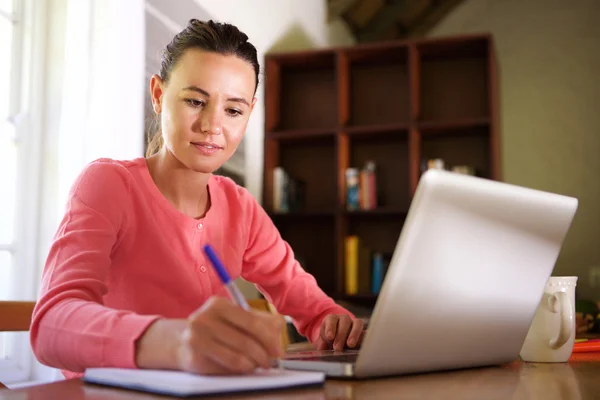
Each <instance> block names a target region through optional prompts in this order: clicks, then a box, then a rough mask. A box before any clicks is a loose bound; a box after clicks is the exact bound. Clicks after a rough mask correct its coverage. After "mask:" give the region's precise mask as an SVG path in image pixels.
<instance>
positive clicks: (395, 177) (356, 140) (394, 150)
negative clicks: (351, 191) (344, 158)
mask: <svg viewBox="0 0 600 400" xmlns="http://www.w3.org/2000/svg"><path fill="white" fill-rule="evenodd" d="M396 133H397V134H391V133H390V134H386V135H383V136H377V135H369V136H363V135H361V136H349V159H348V161H349V163H348V166H349V167H353V168H358V169H361V168H363V167H364V166H365V164H366V163H367V162H368V161H373V162H375V168H376V171H375V176H376V178H375V179H376V186H377V208H385V209H394V210H406V209H407V208H408V205H409V203H410V196H409V193H410V190H409V188H410V186H409V182H408V140H407V135H406V134H405V133H404V132H396ZM370 212H376V211H370Z"/></svg>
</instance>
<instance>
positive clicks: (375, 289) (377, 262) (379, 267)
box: [371, 253, 385, 294]
mask: <svg viewBox="0 0 600 400" xmlns="http://www.w3.org/2000/svg"><path fill="white" fill-rule="evenodd" d="M372 270H373V277H372V278H371V292H372V293H373V294H378V293H379V291H380V290H381V285H382V284H383V278H384V274H385V271H384V264H383V254H381V253H374V254H373V265H372Z"/></svg>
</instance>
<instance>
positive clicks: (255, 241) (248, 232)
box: [31, 158, 349, 378]
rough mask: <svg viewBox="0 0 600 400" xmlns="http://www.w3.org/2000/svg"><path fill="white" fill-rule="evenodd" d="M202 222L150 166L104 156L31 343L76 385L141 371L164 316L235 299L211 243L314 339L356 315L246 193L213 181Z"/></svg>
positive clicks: (63, 234) (82, 194)
mask: <svg viewBox="0 0 600 400" xmlns="http://www.w3.org/2000/svg"><path fill="white" fill-rule="evenodd" d="M208 185H209V191H210V196H211V203H212V205H211V208H210V210H209V211H208V213H207V214H206V216H205V217H204V218H203V219H193V218H191V217H188V216H186V215H184V214H182V213H181V212H179V211H178V210H177V209H176V208H175V207H174V206H173V205H171V204H170V203H169V202H168V201H167V199H166V198H165V197H164V196H163V195H162V193H161V192H160V191H159V190H158V188H157V187H156V186H155V184H154V182H153V180H152V177H151V176H150V173H149V171H148V168H147V166H146V162H145V159H144V158H139V159H135V160H131V161H115V160H110V159H101V160H97V161H95V162H92V163H91V164H89V165H88V166H87V167H86V168H85V169H84V171H83V172H82V173H81V174H80V176H79V177H78V178H77V180H76V181H75V183H74V185H73V187H72V190H71V192H70V195H69V200H68V204H67V208H66V212H65V215H64V218H63V220H62V221H61V223H60V226H59V228H58V231H57V233H56V236H55V238H54V242H53V243H52V247H51V249H50V252H49V255H48V258H47V261H46V265H45V267H44V272H43V277H42V286H41V293H40V298H39V300H38V303H37V305H36V307H35V310H34V313H33V320H32V325H31V344H32V347H33V350H34V353H35V355H36V357H37V358H38V360H40V362H42V363H44V364H46V365H49V366H52V367H55V368H60V369H62V370H63V374H64V375H65V377H67V378H71V377H78V376H81V372H82V371H84V370H85V368H88V367H109V366H110V367H122V368H135V367H136V365H135V341H136V340H137V339H138V338H139V337H140V336H141V335H142V334H143V332H144V331H145V329H146V328H147V327H148V326H149V325H150V324H151V323H152V322H153V321H155V320H156V319H157V318H159V317H160V316H162V317H168V318H186V317H188V315H189V314H190V313H192V312H193V311H194V310H196V309H197V308H198V307H199V306H200V305H202V303H204V302H205V301H206V300H207V299H208V298H209V297H210V296H213V295H219V296H226V292H225V291H224V290H223V288H222V284H221V282H220V280H219V277H218V276H217V275H216V273H215V271H214V270H213V268H212V266H211V265H210V264H209V261H208V260H207V259H206V258H205V256H204V254H203V252H202V250H201V249H202V245H203V244H204V243H210V244H211V245H212V246H213V247H214V248H215V250H216V251H217V252H218V254H219V255H220V256H221V257H222V259H223V261H224V263H225V265H226V266H227V268H228V269H229V272H230V274H231V276H232V278H237V277H239V276H241V277H243V278H244V279H246V280H248V281H251V282H254V283H256V285H257V286H258V288H259V289H260V291H261V292H262V293H264V295H265V297H266V298H267V299H268V300H269V301H271V302H272V303H273V305H274V306H275V307H276V308H277V310H278V311H279V312H280V313H281V314H284V315H289V316H291V317H292V319H293V321H294V324H295V326H296V328H297V329H298V331H299V332H300V334H302V335H304V336H306V337H307V338H308V339H309V340H310V341H312V342H314V341H315V340H316V339H317V338H318V335H319V328H320V323H321V321H322V319H323V318H324V317H325V316H326V315H327V314H331V313H336V314H340V313H346V314H349V313H348V311H346V310H345V309H343V308H342V307H340V306H338V305H337V304H335V303H334V301H333V300H332V299H331V298H329V297H328V296H326V295H325V294H324V293H323V292H322V291H321V290H320V289H319V287H318V286H317V283H316V281H315V279H314V278H313V276H312V275H309V274H308V273H306V272H305V271H304V270H303V269H302V267H301V266H300V265H299V264H298V263H297V261H295V259H294V254H293V252H292V249H291V248H290V247H289V246H288V244H287V243H286V242H285V241H283V240H282V238H281V237H280V235H279V232H278V230H277V229H276V228H275V226H274V225H273V223H272V222H271V219H270V218H269V216H268V215H267V214H266V213H265V211H264V210H263V209H262V207H261V206H260V205H259V204H258V203H257V202H256V200H255V199H254V198H253V197H252V196H251V195H250V194H249V192H247V191H246V190H245V189H244V188H242V187H240V186H237V185H236V184H235V183H234V182H233V181H232V180H230V179H228V178H224V177H220V176H214V175H213V176H211V178H210V180H209V184H208Z"/></svg>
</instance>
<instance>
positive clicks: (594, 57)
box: [430, 0, 600, 299]
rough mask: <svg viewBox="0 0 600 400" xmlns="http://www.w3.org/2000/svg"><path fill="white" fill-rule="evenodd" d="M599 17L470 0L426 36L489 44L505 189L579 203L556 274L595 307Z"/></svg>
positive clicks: (531, 2) (599, 246)
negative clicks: (493, 49)
mask: <svg viewBox="0 0 600 400" xmlns="http://www.w3.org/2000/svg"><path fill="white" fill-rule="evenodd" d="M599 15H600V1H597V0H578V1H571V2H568V1H565V0H527V1H523V0H503V1H495V0H467V1H465V2H464V3H463V4H461V5H460V6H458V7H457V8H456V9H455V10H453V11H452V12H451V13H450V14H449V15H448V16H447V17H446V18H445V19H444V20H443V21H442V22H441V23H439V24H438V25H437V26H436V27H435V28H434V29H433V30H432V32H431V33H430V36H445V35H455V34H464V33H477V32H491V33H492V34H493V35H494V38H495V41H496V46H497V54H498V57H499V64H500V65H499V69H500V92H501V132H502V147H503V154H502V165H503V177H504V180H505V181H507V182H510V183H515V184H519V185H524V186H529V187H533V188H536V189H542V190H547V191H551V192H557V193H562V194H566V195H570V196H575V197H577V198H579V201H580V203H579V210H578V212H577V215H576V218H575V220H574V222H573V225H572V228H571V230H570V232H569V233H568V236H567V239H566V242H565V244H564V248H563V251H562V253H561V255H560V257H559V260H558V262H557V265H556V267H555V271H554V274H556V275H571V274H573V275H579V276H580V280H579V284H578V286H579V288H578V291H579V293H580V294H584V295H588V294H590V295H593V296H595V297H596V298H597V299H600V293H598V290H599V289H594V290H592V288H590V282H589V279H588V278H589V275H590V271H589V268H590V267H591V266H599V267H600V243H599V240H600V239H599V238H600V176H599V174H600V157H599V156H598V153H599V152H600V112H599V111H598V105H599V104H600V79H598V76H599V71H600V25H598V24H597V18H598V16H599ZM598 285H600V282H598ZM594 291H595V293H593V294H591V293H592V292H594Z"/></svg>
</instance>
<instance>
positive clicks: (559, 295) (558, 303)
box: [548, 292, 575, 350]
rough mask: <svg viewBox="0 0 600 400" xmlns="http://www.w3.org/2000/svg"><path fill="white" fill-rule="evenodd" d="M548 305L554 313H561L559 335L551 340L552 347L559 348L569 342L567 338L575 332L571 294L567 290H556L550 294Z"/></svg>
mask: <svg viewBox="0 0 600 400" xmlns="http://www.w3.org/2000/svg"><path fill="white" fill-rule="evenodd" d="M548 307H549V308H550V311H552V312H553V313H560V328H559V332H558V335H556V337H555V338H553V339H551V340H550V343H549V344H550V347H551V348H552V349H555V350H556V349H558V348H559V347H562V346H564V344H565V343H567V340H569V338H570V337H571V335H572V334H573V321H574V319H575V316H574V315H573V314H574V312H573V306H572V304H571V300H570V299H569V296H568V295H567V293H565V292H556V293H553V294H552V295H551V296H548Z"/></svg>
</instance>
